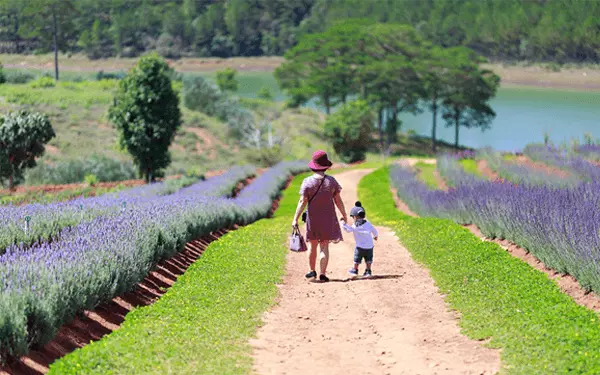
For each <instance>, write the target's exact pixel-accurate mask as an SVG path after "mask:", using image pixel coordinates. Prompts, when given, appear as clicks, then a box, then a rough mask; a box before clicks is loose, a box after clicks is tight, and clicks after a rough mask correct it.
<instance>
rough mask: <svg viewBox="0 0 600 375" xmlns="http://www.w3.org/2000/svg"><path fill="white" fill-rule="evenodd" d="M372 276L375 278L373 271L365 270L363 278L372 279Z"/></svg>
mask: <svg viewBox="0 0 600 375" xmlns="http://www.w3.org/2000/svg"><path fill="white" fill-rule="evenodd" d="M371 276H373V274H372V273H371V270H365V273H364V274H363V277H371Z"/></svg>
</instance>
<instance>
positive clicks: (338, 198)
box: [333, 192, 348, 222]
mask: <svg viewBox="0 0 600 375" xmlns="http://www.w3.org/2000/svg"><path fill="white" fill-rule="evenodd" d="M333 202H334V203H335V205H336V206H337V208H338V210H340V212H341V213H342V218H343V219H344V221H345V222H348V216H347V215H346V208H345V207H344V202H343V201H342V196H341V195H340V193H339V192H338V193H337V194H336V195H334V196H333Z"/></svg>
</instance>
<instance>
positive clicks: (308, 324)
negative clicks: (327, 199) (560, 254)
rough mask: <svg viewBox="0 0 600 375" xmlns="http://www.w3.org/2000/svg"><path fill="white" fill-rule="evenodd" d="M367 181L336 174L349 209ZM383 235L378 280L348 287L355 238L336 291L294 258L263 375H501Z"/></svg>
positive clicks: (334, 254) (259, 347)
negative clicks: (315, 279) (311, 279)
mask: <svg viewBox="0 0 600 375" xmlns="http://www.w3.org/2000/svg"><path fill="white" fill-rule="evenodd" d="M367 173H368V171H365V170H357V171H350V172H344V173H342V174H339V175H336V179H337V180H338V181H339V182H340V184H341V185H342V186H343V187H344V190H343V199H344V202H345V204H346V207H347V209H349V208H350V207H351V206H352V205H353V204H354V202H355V200H356V196H357V192H356V186H357V184H358V181H359V180H360V178H362V177H363V176H364V175H365V174H367ZM365 208H366V210H367V215H368V212H369V207H365ZM378 230H379V233H380V238H379V241H378V242H377V244H376V247H375V254H374V264H373V271H374V275H375V276H374V277H373V278H372V279H361V278H358V279H355V280H349V279H348V274H347V270H348V269H349V268H350V267H351V265H352V255H353V242H354V241H353V238H352V237H351V236H348V235H347V234H344V237H345V241H344V242H342V243H339V244H336V245H332V247H331V250H330V254H331V257H330V263H329V267H328V270H329V271H328V276H329V277H330V279H331V282H330V283H318V282H309V281H306V280H305V279H304V273H306V272H307V271H308V270H307V264H308V254H306V253H304V254H294V253H289V254H288V262H287V265H286V275H285V277H284V280H283V283H282V284H281V285H280V286H279V291H280V296H279V299H278V303H277V305H276V306H275V307H274V308H273V309H272V310H271V311H270V312H267V313H266V314H265V317H264V320H265V325H264V326H263V327H262V328H260V329H259V331H258V337H257V338H256V339H254V340H252V341H251V344H252V345H253V347H254V367H255V371H256V372H257V373H259V374H263V375H270V374H277V375H283V374H302V375H303V374H306V373H311V374H343V375H347V374H348V373H357V374H410V375H417V374H419V375H425V374H431V375H433V374H440V375H441V374H493V373H495V372H496V371H497V370H498V369H499V368H500V359H499V353H498V352H497V351H496V350H492V349H488V348H484V347H483V346H482V345H481V343H479V342H477V341H473V340H469V339H467V338H466V337H465V336H463V335H461V334H460V330H459V328H458V326H457V318H456V314H455V313H453V312H451V311H450V310H448V307H447V306H446V304H445V303H444V301H443V298H442V296H441V295H440V294H439V292H438V290H437V288H436V287H435V285H434V283H433V281H432V279H431V278H430V277H429V275H428V272H427V271H426V270H425V269H424V268H423V267H421V266H419V265H417V264H416V263H415V262H414V261H413V260H412V259H411V257H410V254H409V253H408V251H407V250H406V249H404V248H403V247H402V246H401V245H400V243H399V241H398V239H397V238H396V236H395V235H394V233H393V232H392V231H391V230H389V229H387V228H381V227H379V228H378ZM363 270H364V265H361V268H360V271H361V273H362V271H363Z"/></svg>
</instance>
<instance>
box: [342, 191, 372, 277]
mask: <svg viewBox="0 0 600 375" xmlns="http://www.w3.org/2000/svg"><path fill="white" fill-rule="evenodd" d="M365 216H367V213H366V212H365V210H364V208H362V204H361V203H360V202H356V204H355V206H354V207H352V210H350V217H351V218H352V219H353V220H354V224H353V225H352V226H349V225H348V224H346V222H345V221H344V219H342V227H343V228H344V230H345V231H346V232H349V233H350V232H353V233H354V240H355V241H356V249H355V250H354V268H352V269H351V270H349V271H348V273H350V274H351V275H353V276H356V275H358V266H359V265H360V263H361V262H362V259H363V258H365V263H366V264H367V269H366V270H365V273H364V274H363V277H369V276H371V275H372V272H371V264H372V263H373V247H374V246H373V239H375V241H377V236H378V235H379V234H378V233H377V229H375V227H374V226H373V224H371V223H369V222H368V221H367V220H366V219H365Z"/></svg>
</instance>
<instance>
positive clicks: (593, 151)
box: [574, 144, 600, 161]
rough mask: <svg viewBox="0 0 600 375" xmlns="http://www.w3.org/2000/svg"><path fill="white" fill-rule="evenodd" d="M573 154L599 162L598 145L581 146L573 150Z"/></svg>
mask: <svg viewBox="0 0 600 375" xmlns="http://www.w3.org/2000/svg"><path fill="white" fill-rule="evenodd" d="M574 151H575V153H576V154H578V155H581V156H583V157H585V158H586V159H589V160H593V161H600V145H594V144H592V145H581V146H577V147H576V148H575V150H574Z"/></svg>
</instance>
